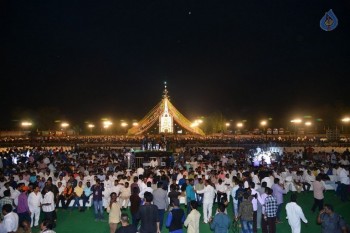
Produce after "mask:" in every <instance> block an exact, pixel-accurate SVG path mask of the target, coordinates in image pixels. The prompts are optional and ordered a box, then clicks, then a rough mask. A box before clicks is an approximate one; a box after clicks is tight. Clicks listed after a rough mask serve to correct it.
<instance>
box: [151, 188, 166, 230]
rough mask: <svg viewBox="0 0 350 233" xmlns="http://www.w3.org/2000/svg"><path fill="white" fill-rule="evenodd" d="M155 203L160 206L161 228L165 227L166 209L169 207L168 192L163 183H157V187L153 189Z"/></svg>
mask: <svg viewBox="0 0 350 233" xmlns="http://www.w3.org/2000/svg"><path fill="white" fill-rule="evenodd" d="M153 204H154V205H156V206H157V208H158V219H159V230H160V231H161V230H162V228H163V221H164V214H165V210H166V209H167V208H168V192H167V191H165V190H164V189H163V183H162V182H158V183H157V189H156V190H154V191H153Z"/></svg>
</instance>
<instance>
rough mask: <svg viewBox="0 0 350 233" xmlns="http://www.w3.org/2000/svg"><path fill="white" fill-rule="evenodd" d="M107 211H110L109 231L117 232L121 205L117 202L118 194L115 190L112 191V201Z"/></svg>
mask: <svg viewBox="0 0 350 233" xmlns="http://www.w3.org/2000/svg"><path fill="white" fill-rule="evenodd" d="M107 213H109V218H108V222H109V231H110V233H115V231H116V230H117V226H118V223H119V222H120V215H121V212H120V206H119V203H118V202H117V194H116V193H115V192H113V193H111V201H110V203H109V205H108V206H107Z"/></svg>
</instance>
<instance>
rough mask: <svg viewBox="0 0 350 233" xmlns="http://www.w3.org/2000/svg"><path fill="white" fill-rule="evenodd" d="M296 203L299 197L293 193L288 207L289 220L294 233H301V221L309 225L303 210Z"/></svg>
mask: <svg viewBox="0 0 350 233" xmlns="http://www.w3.org/2000/svg"><path fill="white" fill-rule="evenodd" d="M296 202H297V196H296V195H295V194H294V193H293V194H292V195H291V197H290V202H289V203H288V204H287V205H286V213H287V219H288V223H289V225H290V227H291V228H292V233H300V230H301V225H300V223H301V221H300V220H303V222H304V223H307V219H306V218H305V215H304V213H303V210H302V209H301V207H300V206H299V205H298V204H297V203H296Z"/></svg>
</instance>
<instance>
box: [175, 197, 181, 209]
mask: <svg viewBox="0 0 350 233" xmlns="http://www.w3.org/2000/svg"><path fill="white" fill-rule="evenodd" d="M179 206H180V200H179V199H177V198H176V199H173V207H179Z"/></svg>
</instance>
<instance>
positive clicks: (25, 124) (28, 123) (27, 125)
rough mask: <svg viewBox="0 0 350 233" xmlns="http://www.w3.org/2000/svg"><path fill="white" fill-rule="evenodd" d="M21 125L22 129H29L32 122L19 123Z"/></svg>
mask: <svg viewBox="0 0 350 233" xmlns="http://www.w3.org/2000/svg"><path fill="white" fill-rule="evenodd" d="M21 125H22V126H23V127H29V126H32V125H33V124H32V122H29V121H23V122H22V123H21Z"/></svg>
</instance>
